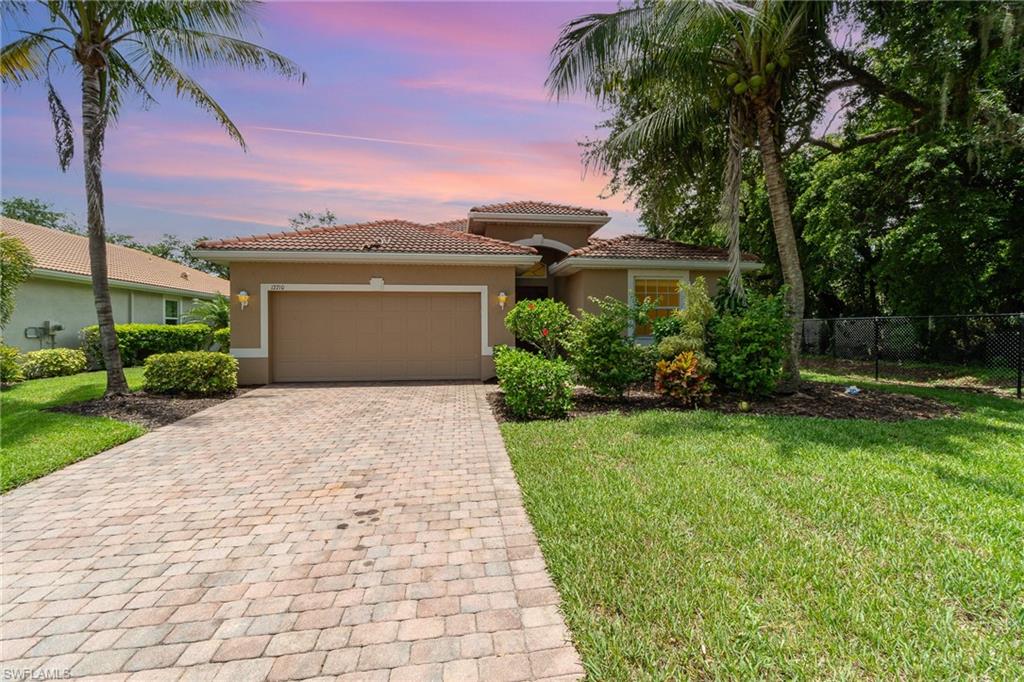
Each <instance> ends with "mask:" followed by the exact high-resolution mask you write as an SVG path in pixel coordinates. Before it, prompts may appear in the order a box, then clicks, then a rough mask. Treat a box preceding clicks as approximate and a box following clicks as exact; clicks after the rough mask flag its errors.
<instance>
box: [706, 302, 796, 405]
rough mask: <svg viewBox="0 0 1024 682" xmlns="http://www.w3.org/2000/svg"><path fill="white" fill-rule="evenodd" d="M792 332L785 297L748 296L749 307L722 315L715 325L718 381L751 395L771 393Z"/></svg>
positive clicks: (713, 345) (713, 339)
mask: <svg viewBox="0 0 1024 682" xmlns="http://www.w3.org/2000/svg"><path fill="white" fill-rule="evenodd" d="M791 331H792V328H791V327H790V324H789V320H788V319H787V317H786V304H785V301H784V298H783V296H782V295H781V294H779V295H776V296H761V295H758V294H756V293H755V292H748V294H747V304H746V307H744V308H740V309H737V310H736V311H735V312H726V313H724V314H720V315H718V316H717V317H715V319H714V320H713V321H712V323H711V326H710V336H711V342H710V345H709V348H710V350H711V355H712V356H713V357H714V359H715V362H716V363H717V365H718V366H717V369H716V370H715V374H714V376H715V378H716V379H717V380H718V381H719V382H720V383H721V384H722V385H724V386H726V387H728V388H730V389H732V390H734V391H739V392H740V393H744V394H747V395H767V394H769V393H771V392H772V391H773V390H774V389H775V385H776V384H777V383H778V381H779V377H780V376H781V375H782V361H783V360H784V359H785V357H786V348H787V344H788V341H789V334H790V332H791Z"/></svg>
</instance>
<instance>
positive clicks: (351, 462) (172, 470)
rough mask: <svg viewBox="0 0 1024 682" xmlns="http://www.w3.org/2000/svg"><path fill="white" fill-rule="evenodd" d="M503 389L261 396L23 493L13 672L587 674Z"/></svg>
mask: <svg viewBox="0 0 1024 682" xmlns="http://www.w3.org/2000/svg"><path fill="white" fill-rule="evenodd" d="M485 393H486V387H484V386H483V385H480V384H412V385H397V384H392V385H323V386H315V385H309V386H270V387H266V388H260V389H257V390H254V391H250V392H248V393H245V394H244V395H242V396H240V397H238V398H235V399H234V400H230V401H227V402H225V403H221V404H219V405H217V406H215V407H213V408H211V409H208V410H205V411H203V412H200V413H198V414H195V415H193V416H191V417H189V418H187V419H184V420H182V421H180V422H177V423H175V424H172V425H170V426H167V427H164V428H161V429H158V430H156V431H153V432H151V433H149V434H147V435H145V436H143V437H141V438H139V439H137V440H134V441H132V442H130V443H126V444H124V445H122V446H120V447H117V448H114V449H113V450H110V451H108V452H105V453H102V454H100V455H97V456H95V457H93V458H91V459H88V460H86V461H84V462H80V463H78V464H75V465H72V466H70V467H68V468H66V469H64V470H62V471H59V472H56V473H53V474H51V475H49V476H46V477H45V478H43V479H41V480H39V481H36V482H33V483H30V484H28V485H26V486H23V487H21V488H19V489H17V490H15V491H13V492H11V493H9V494H8V495H6V496H5V497H4V498H3V499H2V504H3V510H2V520H3V536H2V546H0V549H2V570H3V586H2V587H3V592H2V601H0V605H2V623H0V625H2V656H3V661H4V664H3V668H4V669H5V670H6V671H25V670H35V671H45V672H47V673H50V674H52V671H58V672H59V671H66V670H70V674H71V676H72V677H73V678H86V677H88V678H92V679H110V680H136V679H138V680H147V681H150V680H214V681H219V680H232V681H235V680H263V679H267V680H290V679H306V678H314V677H316V678H323V679H337V680H349V679H351V680H458V681H466V682H471V681H472V680H478V679H479V680H485V681H487V682H496V681H500V680H528V679H567V680H568V679H578V678H579V677H581V676H582V673H583V668H582V666H581V664H580V660H579V657H578V655H577V653H576V650H575V649H574V648H573V646H572V644H571V641H570V639H569V635H568V632H567V630H566V627H565V623H564V621H563V618H562V615H561V613H560V611H559V603H558V593H557V592H556V591H555V589H554V586H553V585H552V582H551V579H550V577H549V575H548V573H547V570H546V567H545V564H544V560H543V558H542V556H541V554H540V549H539V547H538V545H537V540H536V537H535V535H534V533H533V530H532V528H531V526H530V522H529V520H528V519H527V517H526V513H525V511H524V509H523V505H522V499H521V496H520V491H519V487H518V485H517V483H516V480H515V477H514V475H513V473H512V468H511V465H510V463H509V459H508V455H507V453H506V451H505V447H504V444H503V442H502V440H501V435H500V433H499V431H498V427H497V424H496V423H495V421H494V419H493V417H492V416H491V413H490V410H489V408H488V406H487V402H486V395H485ZM11 674H12V673H11V672H8V673H7V675H8V676H9V675H11ZM37 674H39V673H37Z"/></svg>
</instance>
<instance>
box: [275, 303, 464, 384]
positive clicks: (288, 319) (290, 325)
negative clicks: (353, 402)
mask: <svg viewBox="0 0 1024 682" xmlns="http://www.w3.org/2000/svg"><path fill="white" fill-rule="evenodd" d="M270 358H271V372H272V380H273V381H392V380H418V379H479V378H480V295H479V294H475V293H418V292H417V293H399V292H395V293H378V292H373V293H369V292H367V293H363V292H359V293H355V292H345V293H338V292H319V291H318V292H274V293H272V294H271V295H270Z"/></svg>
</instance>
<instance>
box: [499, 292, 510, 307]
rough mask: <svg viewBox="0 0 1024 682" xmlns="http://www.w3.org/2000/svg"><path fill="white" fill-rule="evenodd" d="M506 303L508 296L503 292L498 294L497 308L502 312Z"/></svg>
mask: <svg viewBox="0 0 1024 682" xmlns="http://www.w3.org/2000/svg"><path fill="white" fill-rule="evenodd" d="M507 302H508V294H506V293H505V292H504V291H503V292H501V293H500V294H498V307H499V308H501V309H502V310H504V309H505V304H506V303H507Z"/></svg>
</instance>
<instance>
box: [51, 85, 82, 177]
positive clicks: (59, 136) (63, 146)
mask: <svg viewBox="0 0 1024 682" xmlns="http://www.w3.org/2000/svg"><path fill="white" fill-rule="evenodd" d="M46 99H47V101H48V102H49V104H50V118H52V119H53V133H54V136H53V137H54V142H55V144H56V146H57V161H58V162H59V163H60V169H61V170H62V171H66V170H67V169H68V167H69V166H70V165H71V159H72V157H74V155H75V128H74V126H73V125H72V123H71V116H69V115H68V110H67V109H65V108H64V103H63V102H62V101H61V99H60V96H59V95H57V91H56V90H54V89H53V83H51V82H50V81H49V80H47V81H46Z"/></svg>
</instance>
